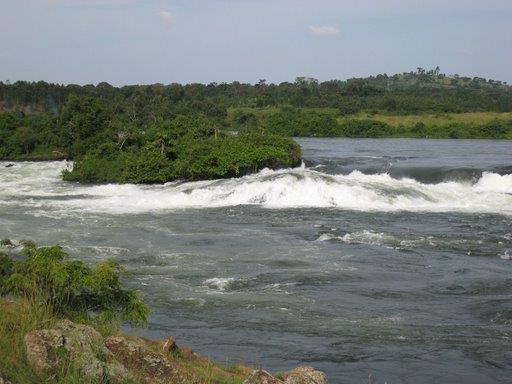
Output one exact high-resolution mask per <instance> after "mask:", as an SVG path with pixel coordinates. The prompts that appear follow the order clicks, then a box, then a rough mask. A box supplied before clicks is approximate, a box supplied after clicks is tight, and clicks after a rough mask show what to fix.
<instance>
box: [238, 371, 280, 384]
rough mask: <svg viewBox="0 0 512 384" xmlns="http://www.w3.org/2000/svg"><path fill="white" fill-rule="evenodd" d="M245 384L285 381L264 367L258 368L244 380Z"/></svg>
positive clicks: (267, 383)
mask: <svg viewBox="0 0 512 384" xmlns="http://www.w3.org/2000/svg"><path fill="white" fill-rule="evenodd" d="M244 384H283V382H282V381H281V380H279V379H277V378H275V377H274V376H272V375H271V374H270V373H268V372H267V371H264V370H263V369H257V370H255V371H254V372H253V373H251V375H250V376H249V377H248V378H247V379H246V380H245V381H244Z"/></svg>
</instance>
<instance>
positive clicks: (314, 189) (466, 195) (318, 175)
mask: <svg viewBox="0 0 512 384" xmlns="http://www.w3.org/2000/svg"><path fill="white" fill-rule="evenodd" d="M65 167H66V163H64V162H49V163H17V164H16V165H15V166H14V167H11V168H5V167H4V166H3V164H1V163H0V184H1V186H2V188H1V190H0V204H16V205H21V206H29V207H31V208H32V209H34V208H35V209H38V208H40V209H48V208H50V209H52V210H72V211H86V212H99V213H111V214H129V213H143V212H159V211H167V210H173V209H184V208H211V207H227V206H237V205H258V206H261V207H264V208H274V209H276V208H335V209H346V210H356V211H381V212H398V211H409V212H449V211H457V212H472V213H499V214H505V215H512V174H504V175H500V174H497V173H492V172H484V173H483V174H482V175H481V177H480V178H479V179H477V180H476V182H472V181H470V180H467V181H457V182H456V181H448V182H441V183H437V184H425V183H421V182H419V181H417V180H414V179H411V178H400V179H397V178H393V177H391V176H390V175H389V174H387V173H380V174H372V175H368V174H363V173H361V172H360V171H352V172H351V173H349V174H347V175H341V174H338V175H330V174H326V173H323V172H321V171H319V170H316V169H309V168H305V167H301V168H294V169H284V170H278V171H271V170H268V169H267V170H263V171H261V172H259V173H257V174H253V175H249V176H245V177H242V178H238V179H226V180H213V181H199V182H184V183H179V182H173V183H167V184H164V185H149V186H140V185H131V184H123V185H118V184H107V185H81V184H75V183H67V182H63V181H61V180H60V172H61V171H62V169H63V168H65Z"/></svg>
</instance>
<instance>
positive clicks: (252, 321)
mask: <svg viewBox="0 0 512 384" xmlns="http://www.w3.org/2000/svg"><path fill="white" fill-rule="evenodd" d="M300 144H301V145H302V147H303V152H304V160H305V166H304V167H301V168H296V169H290V170H282V171H276V172H274V171H268V170H267V171H262V172H260V173H259V174H257V175H252V176H248V177H245V178H241V179H233V180H220V181H207V182H194V183H169V184H166V185H160V186H134V185H86V186H84V185H80V184H73V183H65V182H62V181H60V178H59V173H60V171H61V170H62V169H63V168H65V167H66V166H69V165H66V164H65V163H64V162H50V163H15V165H14V166H13V167H10V168H5V165H6V164H7V163H5V162H4V163H0V187H1V189H0V236H1V237H2V238H4V237H9V238H14V239H18V240H19V239H22V238H30V239H34V240H36V241H38V242H39V243H41V244H52V243H60V244H62V245H64V246H65V247H66V248H68V249H69V250H70V251H71V252H72V254H73V255H75V256H76V257H79V258H81V259H83V260H86V261H97V260H102V259H105V258H115V259H117V260H118V261H120V262H121V263H122V264H123V265H125V266H126V267H127V268H128V269H129V270H130V271H131V272H132V273H133V276H132V278H131V279H130V280H128V281H127V283H128V284H129V285H130V286H131V287H133V288H136V289H139V290H141V291H142V293H143V294H144V296H145V298H146V300H147V301H148V303H149V304H150V305H151V307H152V308H153V309H154V315H153V316H152V318H151V323H150V327H149V329H148V330H147V331H143V332H144V333H145V334H146V335H148V336H151V337H163V336H165V335H168V334H172V335H175V336H177V338H178V342H181V343H182V344H185V345H189V346H191V347H192V348H194V349H195V350H196V351H198V352H199V353H202V354H205V355H208V356H210V357H212V358H214V359H217V360H219V361H220V362H226V363H228V364H231V363H234V362H238V361H243V362H248V363H251V364H254V365H262V366H264V367H266V368H269V369H272V370H274V371H284V370H286V369H289V368H291V367H293V366H294V365H296V364H299V363H306V364H311V365H314V366H316V367H318V368H320V369H323V370H325V371H326V372H327V373H328V375H329V377H330V379H331V382H333V383H360V382H368V377H369V375H371V377H372V380H373V382H374V383H384V382H388V383H390V382H392V383H432V382H436V383H453V382H464V383H483V382H503V383H506V382H510V377H512V345H511V343H512V339H511V338H512V301H511V294H512V274H511V273H512V260H511V259H512V142H509V141H491V140H489V141H484V140H482V141H480V140H474V141H467V140H402V139H389V140H387V139H386V140H382V139H379V140H372V139H366V140H350V139H301V140H300Z"/></svg>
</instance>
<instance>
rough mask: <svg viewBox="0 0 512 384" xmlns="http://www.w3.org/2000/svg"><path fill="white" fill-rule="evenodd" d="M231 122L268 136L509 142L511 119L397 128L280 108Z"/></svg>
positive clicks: (367, 119)
mask: <svg viewBox="0 0 512 384" xmlns="http://www.w3.org/2000/svg"><path fill="white" fill-rule="evenodd" d="M233 120H234V121H235V124H236V125H237V126H238V128H239V129H240V130H242V131H252V130H254V127H256V126H259V125H262V126H264V127H266V130H267V131H268V132H269V133H276V134H280V135H285V136H299V137H300V136H302V137H315V136H317V137H411V138H468V139H477V138H478V139H512V117H510V118H508V119H505V120H496V119H490V120H488V121H485V122H476V121H475V122H471V123H467V122H460V121H450V120H449V119H446V120H445V121H442V122H441V123H438V124H428V125H427V124H425V123H423V122H421V121H419V122H416V123H413V124H407V125H403V124H400V125H398V126H394V125H391V124H389V123H387V122H385V121H381V120H379V119H376V118H374V117H372V116H371V114H370V115H369V116H368V117H364V118H360V117H359V116H344V117H340V116H339V115H337V114H333V112H332V111H329V110H321V109H319V110H307V109H295V108H289V107H287V108H282V109H280V110H278V111H275V112H272V113H268V114H262V115H261V116H259V117H257V116H256V115H255V114H254V113H251V112H237V113H235V115H234V117H233Z"/></svg>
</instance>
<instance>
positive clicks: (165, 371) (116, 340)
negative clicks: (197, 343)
mask: <svg viewBox="0 0 512 384" xmlns="http://www.w3.org/2000/svg"><path fill="white" fill-rule="evenodd" d="M105 346H106V347H107V348H108V350H109V351H110V352H111V353H112V354H113V355H114V357H115V358H116V360H117V361H119V362H120V363H121V364H123V365H124V366H125V367H130V369H131V370H132V372H134V373H135V375H136V376H137V377H138V378H139V379H141V380H142V381H143V382H144V383H147V384H164V383H169V382H172V383H179V382H184V381H183V379H182V378H181V376H180V373H179V372H178V370H177V369H176V368H175V367H173V365H172V364H171V363H170V361H169V360H168V359H167V358H166V356H164V355H163V354H161V353H157V352H154V351H152V350H150V349H149V348H148V347H147V346H146V345H145V344H144V343H143V342H142V341H141V340H140V339H134V340H130V339H127V338H125V337H123V336H113V337H109V338H107V339H106V340H105Z"/></svg>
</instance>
